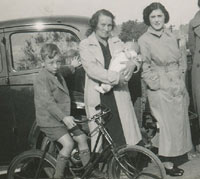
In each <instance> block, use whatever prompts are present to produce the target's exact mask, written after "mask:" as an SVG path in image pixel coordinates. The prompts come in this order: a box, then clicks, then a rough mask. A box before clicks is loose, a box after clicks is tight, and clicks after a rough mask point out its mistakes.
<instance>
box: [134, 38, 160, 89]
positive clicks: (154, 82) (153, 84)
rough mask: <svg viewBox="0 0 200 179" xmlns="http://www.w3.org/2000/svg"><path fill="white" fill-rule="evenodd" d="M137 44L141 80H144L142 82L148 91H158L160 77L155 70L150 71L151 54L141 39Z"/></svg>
mask: <svg viewBox="0 0 200 179" xmlns="http://www.w3.org/2000/svg"><path fill="white" fill-rule="evenodd" d="M138 42H139V46H140V52H141V55H142V60H143V64H142V78H143V79H144V81H145V82H146V84H147V85H148V86H149V88H150V89H152V90H158V89H159V88H160V77H159V74H158V73H157V72H156V71H155V69H152V63H151V54H150V49H149V47H148V44H147V42H145V41H144V40H143V39H141V38H140V39H139V41H138Z"/></svg>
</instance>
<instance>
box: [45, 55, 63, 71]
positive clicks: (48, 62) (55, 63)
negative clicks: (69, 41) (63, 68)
mask: <svg viewBox="0 0 200 179" xmlns="http://www.w3.org/2000/svg"><path fill="white" fill-rule="evenodd" d="M60 65H61V58H60V56H59V55H56V56H54V57H53V58H51V59H50V58H49V57H46V59H45V60H44V66H45V68H46V69H47V70H48V71H49V72H51V73H53V74H55V73H56V72H57V70H58V69H59V68H60Z"/></svg>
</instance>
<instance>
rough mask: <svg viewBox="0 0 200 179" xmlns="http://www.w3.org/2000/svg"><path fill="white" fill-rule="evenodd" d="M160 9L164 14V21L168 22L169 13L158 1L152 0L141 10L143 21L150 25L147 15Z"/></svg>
mask: <svg viewBox="0 0 200 179" xmlns="http://www.w3.org/2000/svg"><path fill="white" fill-rule="evenodd" d="M157 9H160V10H161V11H162V12H163V14H164V15H165V23H168V22H169V13H168V11H167V10H166V9H165V7H164V6H163V5H162V4H161V3H159V2H154V3H151V4H150V5H149V6H147V7H146V8H145V9H144V10H143V20H144V23H145V24H146V25H148V26H150V25H151V24H150V20H149V15H150V14H151V13H152V11H154V10H157Z"/></svg>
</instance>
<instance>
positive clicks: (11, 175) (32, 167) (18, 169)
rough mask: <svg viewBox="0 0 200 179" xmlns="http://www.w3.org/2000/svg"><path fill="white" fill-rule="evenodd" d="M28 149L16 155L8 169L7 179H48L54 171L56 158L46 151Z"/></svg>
mask: <svg viewBox="0 0 200 179" xmlns="http://www.w3.org/2000/svg"><path fill="white" fill-rule="evenodd" d="M42 156H43V152H42V151H40V150H30V151H26V152H23V153H21V154H20V155H18V156H16V157H15V158H14V159H13V160H12V162H11V164H10V166H9V169H8V174H7V175H8V179H49V178H52V177H53V174H54V172H55V165H56V159H55V158H53V157H52V156H51V155H49V154H48V153H46V155H45V157H44V159H42Z"/></svg>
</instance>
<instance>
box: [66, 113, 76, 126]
mask: <svg viewBox="0 0 200 179" xmlns="http://www.w3.org/2000/svg"><path fill="white" fill-rule="evenodd" d="M63 122H64V124H65V125H66V126H67V128H68V129H71V128H72V127H74V126H76V123H75V122H74V117H73V116H66V117H64V119H63Z"/></svg>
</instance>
